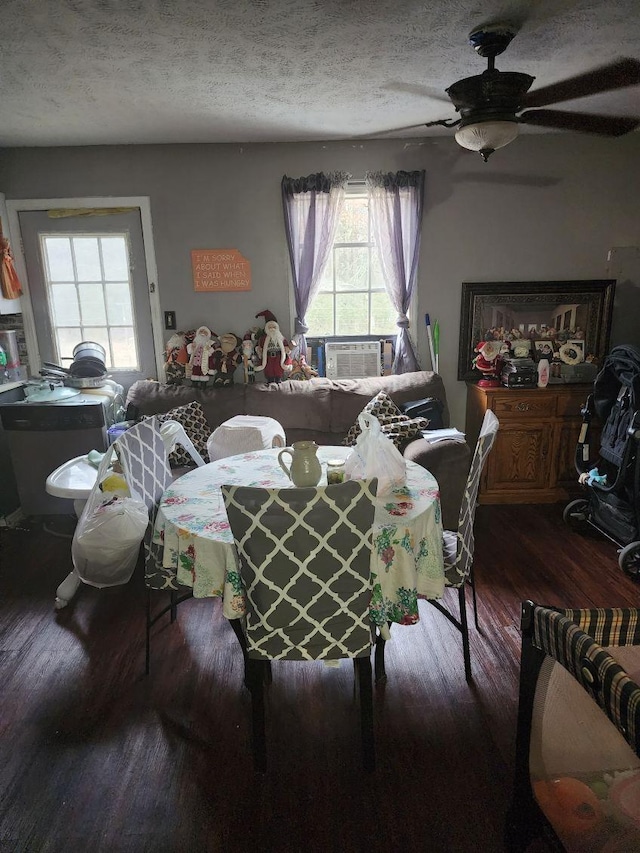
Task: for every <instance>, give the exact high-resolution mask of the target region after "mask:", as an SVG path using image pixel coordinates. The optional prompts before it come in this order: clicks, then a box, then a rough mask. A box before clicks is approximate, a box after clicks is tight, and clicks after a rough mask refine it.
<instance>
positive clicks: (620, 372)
mask: <svg viewBox="0 0 640 853" xmlns="http://www.w3.org/2000/svg"><path fill="white" fill-rule="evenodd" d="M594 414H595V415H596V417H597V418H598V421H599V422H600V424H601V425H602V435H601V438H600V450H599V455H598V456H597V457H596V458H594V459H592V458H591V456H590V443H589V437H590V431H591V419H592V417H593V415H594ZM582 417H583V420H582V428H581V430H580V436H579V438H578V444H577V447H576V469H577V471H578V474H579V480H580V482H581V483H583V484H584V486H585V488H586V491H587V494H586V496H585V497H584V498H578V499H577V500H574V501H572V502H571V503H570V504H568V505H567V506H566V507H565V510H564V514H563V517H564V520H565V521H566V522H568V523H570V524H576V523H578V522H583V521H586V522H587V523H588V524H590V525H591V526H592V527H595V528H596V530H599V531H600V533H603V534H604V535H605V536H607V537H608V538H609V539H611V540H612V542H614V543H615V544H616V545H617V546H618V548H619V549H620V553H619V556H618V563H619V565H620V568H621V569H622V570H623V571H624V572H625V573H626V574H628V575H629V576H630V577H632V578H634V579H636V580H640V452H639V451H640V349H638V348H637V347H633V346H626V345H625V346H617V347H614V348H613V349H612V350H611V352H610V353H609V355H608V356H607V357H606V359H605V362H604V365H603V367H602V370H601V371H600V373H598V375H597V377H596V379H595V382H594V385H593V393H591V394H590V395H589V398H588V399H587V402H586V403H585V405H584V408H583V409H582Z"/></svg>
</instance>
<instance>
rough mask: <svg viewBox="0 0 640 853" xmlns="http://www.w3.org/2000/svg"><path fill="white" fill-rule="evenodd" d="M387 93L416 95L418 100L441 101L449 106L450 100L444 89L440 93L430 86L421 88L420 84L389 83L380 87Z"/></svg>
mask: <svg viewBox="0 0 640 853" xmlns="http://www.w3.org/2000/svg"><path fill="white" fill-rule="evenodd" d="M381 88H382V89H384V90H385V91H387V92H397V93H400V94H403V95H417V96H418V97H419V98H429V99H430V100H432V101H441V102H442V103H443V104H448V105H449V106H451V100H450V99H449V98H448V97H447V96H446V94H445V92H444V89H443V90H442V91H440V90H439V89H436V88H434V87H431V86H423V85H421V84H420V83H402V82H400V81H399V82H397V83H396V82H391V83H386V84H385V85H384V86H382V87H381Z"/></svg>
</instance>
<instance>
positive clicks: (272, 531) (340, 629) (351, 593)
mask: <svg viewBox="0 0 640 853" xmlns="http://www.w3.org/2000/svg"><path fill="white" fill-rule="evenodd" d="M376 489H377V480H375V479H372V480H350V481H348V482H346V483H341V484H337V485H331V486H322V487H317V488H280V489H264V488H254V487H251V486H229V485H225V486H223V487H222V495H223V498H224V504H225V508H226V511H227V517H228V519H229V524H230V526H231V531H232V533H233V538H234V542H235V546H236V552H237V557H238V567H239V572H240V577H241V580H242V582H243V585H244V588H245V591H246V617H245V619H244V632H245V642H246V667H247V668H246V683H247V686H248V687H249V690H250V693H251V704H252V749H253V761H254V767H255V769H256V770H258V771H259V772H265V771H266V766H267V753H266V736H265V707H264V683H265V681H268V680H270V666H271V661H276V660H298V661H311V660H325V661H336V660H339V659H341V658H352V659H353V662H354V670H355V676H356V682H357V685H358V688H359V699H360V724H361V740H362V751H363V752H362V754H363V765H364V768H365V769H366V770H373V769H374V768H375V748H374V734H373V686H372V674H371V646H372V627H371V623H370V621H369V606H370V602H371V584H370V575H371V542H372V527H373V516H374V503H373V501H374V498H375V493H376Z"/></svg>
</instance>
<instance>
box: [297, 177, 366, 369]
mask: <svg viewBox="0 0 640 853" xmlns="http://www.w3.org/2000/svg"><path fill="white" fill-rule="evenodd" d="M349 177H350V176H349V175H348V174H347V173H346V172H335V173H332V174H327V175H325V174H323V173H322V172H318V173H317V174H315V175H307V177H306V178H288V177H287V176H286V175H284V177H283V178H282V206H283V208H284V227H285V231H286V234H287V244H288V246H289V258H290V261H291V273H292V275H293V292H294V297H295V308H296V318H295V326H294V330H293V331H294V337H295V340H296V343H297V345H298V347H299V349H300V352H301V353H302V354H303V355H304V354H305V352H306V348H307V342H306V339H305V334H306V333H307V332H308V331H309V329H308V326H307V325H306V323H305V315H306V313H307V309H308V307H309V305H310V304H311V302H312V300H313V298H314V296H315V295H316V293H317V292H318V288H319V286H320V279H321V277H322V273H323V271H324V268H325V266H326V264H327V261H328V259H329V253H330V251H331V248H332V246H333V241H334V239H335V235H336V229H337V227H338V218H339V216H340V211H341V210H342V205H343V202H344V195H345V189H346V186H347V180H348V179H349Z"/></svg>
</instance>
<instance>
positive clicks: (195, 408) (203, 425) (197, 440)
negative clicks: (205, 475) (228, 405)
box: [145, 400, 212, 468]
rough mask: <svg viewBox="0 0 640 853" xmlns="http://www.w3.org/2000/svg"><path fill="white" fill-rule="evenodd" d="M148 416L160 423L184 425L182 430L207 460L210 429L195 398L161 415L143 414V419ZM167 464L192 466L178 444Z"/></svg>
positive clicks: (173, 466) (185, 452)
mask: <svg viewBox="0 0 640 853" xmlns="http://www.w3.org/2000/svg"><path fill="white" fill-rule="evenodd" d="M148 417H156V418H157V419H158V423H161V424H163V423H164V422H165V421H178V423H179V424H182V426H183V427H184V431H185V432H186V434H187V435H188V436H189V438H190V439H191V441H192V442H193V445H194V447H195V449H196V450H197V451H198V453H199V454H200V456H202V458H203V459H204V461H205V462H208V461H209V455H208V453H207V439H208V438H209V436H210V435H211V433H212V429H211V427H210V426H209V423H208V421H207V419H206V417H205V414H204V411H203V409H202V406H201V405H200V403H199V402H198V401H197V400H194V401H193V402H191V403H187V404H186V406H178V407H177V408H175V409H171V410H170V411H169V412H165V413H164V414H161V415H145V419H146V418H148ZM169 464H170V465H171V467H172V468H180V467H183V466H186V465H191V466H193V459H192V457H191V456H190V455H189V453H188V452H187V451H186V450H185V449H184V447H181V446H180V445H178V446H177V447H176V449H175V450H174V451H173V452H172V453H170V454H169Z"/></svg>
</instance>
